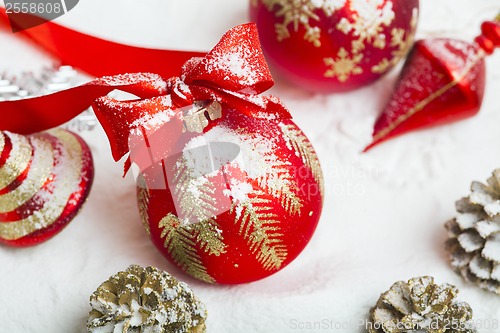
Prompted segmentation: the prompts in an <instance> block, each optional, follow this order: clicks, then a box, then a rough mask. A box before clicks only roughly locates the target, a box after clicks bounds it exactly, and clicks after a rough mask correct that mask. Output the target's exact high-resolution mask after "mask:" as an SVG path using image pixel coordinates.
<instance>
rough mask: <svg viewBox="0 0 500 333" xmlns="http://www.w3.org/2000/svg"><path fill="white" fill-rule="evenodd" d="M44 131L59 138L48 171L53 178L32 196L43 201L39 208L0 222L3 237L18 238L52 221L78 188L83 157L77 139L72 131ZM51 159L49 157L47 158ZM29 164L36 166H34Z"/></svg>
mask: <svg viewBox="0 0 500 333" xmlns="http://www.w3.org/2000/svg"><path fill="white" fill-rule="evenodd" d="M47 133H48V134H49V135H53V136H55V137H56V138H57V139H58V141H59V142H58V147H57V149H54V157H53V161H55V163H54V165H53V169H52V170H51V172H52V174H53V175H54V176H55V179H54V181H53V182H51V183H50V184H49V185H48V186H47V187H44V188H42V189H41V190H40V191H39V192H38V193H36V195H35V197H36V199H37V200H41V203H43V207H42V208H41V209H40V210H38V211H36V212H33V213H32V214H31V215H30V216H28V217H26V218H25V219H23V220H19V221H15V222H7V223H0V235H1V237H2V238H4V239H6V240H16V239H20V238H22V237H24V236H27V235H29V234H31V233H33V232H35V231H37V230H40V229H43V228H46V227H48V226H50V225H51V224H53V223H54V222H55V221H56V220H57V219H58V218H59V216H60V215H61V214H62V212H63V211H64V208H65V207H66V205H67V203H68V200H69V198H70V197H71V195H72V194H73V193H74V191H76V190H77V189H78V186H79V183H80V180H81V170H82V157H83V151H82V146H81V144H80V142H79V141H78V140H77V138H76V137H75V136H74V135H73V134H71V133H70V132H67V131H64V130H60V129H56V130H52V131H49V132H47ZM38 148H39V147H36V148H35V150H38ZM35 154H37V151H35ZM51 159H52V157H51V158H50V159H49V160H51ZM41 160H43V159H41ZM31 167H32V168H34V169H37V168H38V167H37V166H36V165H33V166H31ZM18 202H19V200H18ZM4 207H5V205H4Z"/></svg>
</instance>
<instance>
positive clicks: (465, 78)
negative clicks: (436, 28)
mask: <svg viewBox="0 0 500 333" xmlns="http://www.w3.org/2000/svg"><path fill="white" fill-rule="evenodd" d="M499 46H500V21H496V22H493V21H489V22H485V23H483V25H482V35H480V36H479V37H477V38H476V43H474V44H471V43H469V42H465V41H461V40H453V39H445V38H442V39H426V40H420V41H417V42H416V43H415V46H414V48H413V50H412V51H411V53H410V55H409V56H408V59H407V61H406V63H405V65H404V67H403V70H402V72H401V75H400V77H399V80H398V82H397V84H396V88H395V90H394V93H393V95H392V96H391V98H390V100H389V102H388V104H387V106H386V108H385V110H384V112H383V113H382V114H381V115H380V117H379V118H378V120H377V122H376V123H375V128H374V132H373V142H372V143H371V144H370V145H369V146H368V147H367V148H366V150H369V149H371V148H372V147H373V146H375V145H377V144H379V143H381V142H383V141H385V140H388V139H390V138H392V137H395V136H397V135H401V134H403V133H406V132H409V131H412V130H415V129H420V128H425V127H430V126H436V125H441V124H446V123H450V122H453V121H457V120H461V119H464V118H468V117H471V116H474V115H475V114H477V113H478V112H479V110H480V108H481V103H482V101H483V95H484V88H485V71H486V69H485V63H484V57H485V56H486V55H487V54H491V53H493V51H494V49H495V48H496V47H499Z"/></svg>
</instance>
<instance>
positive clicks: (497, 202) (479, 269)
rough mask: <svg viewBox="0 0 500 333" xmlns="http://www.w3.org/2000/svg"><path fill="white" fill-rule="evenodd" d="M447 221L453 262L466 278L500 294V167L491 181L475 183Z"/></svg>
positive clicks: (448, 245) (448, 242) (449, 246)
mask: <svg viewBox="0 0 500 333" xmlns="http://www.w3.org/2000/svg"><path fill="white" fill-rule="evenodd" d="M456 208H457V211H458V214H457V216H456V217H455V218H454V219H453V220H450V221H448V222H447V223H446V229H447V230H448V235H449V239H448V240H447V242H446V248H447V250H448V252H449V253H450V260H451V265H452V266H453V268H454V269H455V270H456V271H457V272H458V273H460V274H461V275H462V276H463V277H464V278H465V280H467V281H470V282H473V283H476V284H477V285H479V286H480V287H481V288H483V289H486V290H489V291H491V292H493V293H495V294H497V295H500V169H497V170H495V171H493V176H492V177H490V178H489V179H488V181H487V184H482V183H480V182H473V183H472V185H471V194H470V195H469V196H468V197H467V198H463V199H461V200H459V201H457V202H456Z"/></svg>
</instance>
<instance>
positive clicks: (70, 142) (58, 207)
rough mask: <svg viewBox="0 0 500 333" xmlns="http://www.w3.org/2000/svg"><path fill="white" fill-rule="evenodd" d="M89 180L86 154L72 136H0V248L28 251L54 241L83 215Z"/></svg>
mask: <svg viewBox="0 0 500 333" xmlns="http://www.w3.org/2000/svg"><path fill="white" fill-rule="evenodd" d="M93 176H94V168H93V162H92V155H91V153H90V150H89V148H88V146H87V144H86V143H85V142H84V141H83V140H82V139H81V138H80V137H79V136H78V135H76V134H74V133H72V132H69V131H66V130H62V129H55V130H51V131H48V132H43V133H37V134H32V135H27V136H24V135H19V134H14V133H10V132H0V243H4V244H7V245H11V246H15V247H23V246H32V245H37V244H39V243H42V242H44V241H46V240H48V239H50V238H51V237H53V236H55V235H56V234H57V233H59V232H60V231H61V230H62V229H63V228H64V227H65V226H66V225H67V224H68V223H69V222H70V221H71V220H72V219H73V218H74V217H75V216H76V214H77V213H78V212H79V210H80V209H81V207H82V205H83V203H84V202H85V200H86V198H87V195H88V194H89V192H90V188H91V186H92V180H93Z"/></svg>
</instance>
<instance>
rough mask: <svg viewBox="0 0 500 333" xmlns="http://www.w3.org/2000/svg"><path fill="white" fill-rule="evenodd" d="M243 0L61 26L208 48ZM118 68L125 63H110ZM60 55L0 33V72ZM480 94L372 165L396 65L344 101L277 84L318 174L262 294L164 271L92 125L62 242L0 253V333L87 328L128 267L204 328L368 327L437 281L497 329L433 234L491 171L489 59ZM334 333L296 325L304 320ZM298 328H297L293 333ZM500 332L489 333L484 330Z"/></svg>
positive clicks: (445, 6)
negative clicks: (383, 296) (85, 168)
mask: <svg viewBox="0 0 500 333" xmlns="http://www.w3.org/2000/svg"><path fill="white" fill-rule="evenodd" d="M499 5H500V3H499V2H498V0H475V1H470V0H441V1H432V0H421V16H420V23H419V27H418V37H421V38H428V37H433V36H450V37H454V38H462V39H465V40H469V41H471V40H472V39H473V38H474V36H476V35H477V34H478V33H479V25H480V22H481V21H483V20H486V19H491V18H493V17H494V16H495V15H496V14H497V12H498V10H499V9H500V8H499V7H500V6H499ZM247 6H248V3H247V1H243V0H240V1H227V0H170V1H165V0H148V1H142V2H138V1H131V0H107V1H100V0H85V1H83V0H82V1H80V4H79V5H78V6H77V7H76V8H75V9H74V10H72V11H71V12H69V13H68V14H66V15H65V16H63V17H61V18H59V19H58V21H57V22H59V23H61V24H64V25H67V26H70V27H72V28H75V29H78V30H80V31H83V32H86V33H89V34H93V35H96V36H99V37H103V38H107V39H112V40H115V41H118V42H122V43H128V44H133V45H139V46H148V47H158V48H160V47H161V48H174V49H192V50H209V49H210V48H211V47H212V46H213V45H214V44H215V43H216V42H217V41H218V39H219V38H220V36H221V35H222V34H223V33H224V32H225V31H226V30H228V29H229V28H231V27H233V26H235V25H237V24H239V23H243V22H246V21H247V20H248V18H247ZM120 56H123V57H126V55H120ZM52 63H54V59H52V58H50V57H49V56H48V55H46V54H45V53H43V52H42V51H40V50H38V49H36V48H34V47H33V46H32V45H31V44H28V43H26V42H25V41H24V40H22V39H18V38H14V37H13V36H12V34H11V33H9V32H5V31H0V72H3V71H8V72H12V73H15V72H20V71H23V70H34V71H38V70H40V69H41V68H42V67H43V66H50V65H51V64H52ZM487 66H488V74H487V76H488V77H487V90H486V94H485V99H484V104H483V108H482V111H481V113H480V114H479V115H478V116H476V117H475V118H472V119H469V120H466V121H463V122H460V123H457V124H453V125H449V126H442V127H438V128H435V129H432V130H426V131H420V132H417V133H412V134H408V135H405V136H403V137H401V138H398V139H397V140H393V141H390V142H387V143H385V144H383V145H381V146H380V147H378V148H376V149H374V150H373V151H372V152H370V153H368V154H360V151H361V150H362V148H363V147H364V146H365V145H366V144H367V143H368V142H369V140H370V134H371V130H372V126H373V122H374V121H375V118H376V117H377V115H378V113H379V112H380V111H381V109H382V107H383V105H384V103H385V101H386V99H387V98H388V96H389V94H390V92H391V88H392V85H393V83H394V80H395V78H396V76H397V73H398V71H399V67H398V68H397V69H395V70H393V71H392V72H391V73H390V74H389V75H387V76H385V77H384V78H383V79H381V80H379V81H377V82H376V83H375V84H373V85H370V86H368V87H366V88H363V89H360V90H358V91H355V92H352V93H347V94H332V95H316V94H313V93H309V92H304V91H301V90H299V89H297V88H294V87H292V86H289V85H288V84H287V83H285V82H282V81H281V80H280V79H279V77H276V80H277V85H276V87H275V88H273V91H272V92H273V93H274V94H276V95H278V96H280V97H281V98H282V100H283V101H284V102H285V104H287V105H288V107H289V108H290V110H291V111H292V114H293V116H294V118H295V121H296V123H297V124H298V125H299V126H300V127H301V128H302V129H303V130H304V132H305V133H306V134H307V135H308V136H309V138H310V139H311V141H312V142H313V144H314V146H315V148H316V150H317V152H318V154H319V157H320V160H321V162H322V166H323V169H324V173H325V177H326V179H325V181H326V198H325V207H324V211H323V215H322V218H321V221H320V224H319V227H318V229H317V232H316V234H315V236H314V238H313V239H312V241H311V243H310V245H309V246H308V247H307V248H306V250H305V251H304V252H303V253H302V254H301V255H300V256H299V258H298V259H297V260H296V261H294V262H293V263H292V264H291V265H290V266H288V267H287V268H286V269H284V270H283V271H281V272H279V273H277V274H275V275H273V276H271V277H269V278H267V279H265V280H262V281H259V282H256V283H252V284H248V285H241V286H231V287H227V286H212V285H207V284H204V283H202V282H198V281H196V280H194V279H192V278H190V277H188V276H186V275H185V274H183V273H182V272H181V271H180V270H178V269H177V268H176V267H174V266H173V265H171V264H170V263H168V262H166V260H164V259H163V257H162V256H161V255H160V254H159V253H158V252H157V251H156V249H155V248H154V247H153V245H152V243H151V242H150V241H149V239H148V237H147V235H146V233H145V231H144V230H143V227H142V225H141V223H140V221H139V214H138V211H137V208H136V199H135V184H134V182H133V179H132V178H131V177H130V176H129V177H127V178H126V179H122V178H121V172H122V166H121V165H119V164H115V163H114V162H113V160H112V158H111V154H110V150H109V146H108V143H107V140H106V138H105V136H104V133H103V132H102V130H101V129H100V128H99V129H97V130H96V131H94V132H93V133H84V134H83V136H84V138H85V139H86V140H87V141H88V143H89V145H90V146H91V148H92V151H93V153H94V159H95V166H96V178H95V182H94V186H93V189H92V193H91V194H90V197H89V200H88V202H87V204H86V205H85V207H84V209H83V211H82V212H81V214H80V215H79V216H78V217H77V218H76V219H75V220H74V221H73V222H72V223H71V224H70V225H69V226H68V227H67V229H65V230H64V231H63V232H62V233H61V234H60V235H59V236H57V237H56V238H54V239H53V240H51V241H49V242H48V243H46V244H43V245H41V246H38V247H35V248H29V249H10V248H7V247H0V263H1V266H0V332H16V333H53V332H65V333H81V332H85V331H86V329H85V323H86V317H87V313H88V311H89V305H88V298H89V296H90V294H91V293H92V292H93V291H94V290H95V289H96V288H97V286H99V284H100V283H101V282H102V281H104V280H106V279H107V278H108V277H109V276H111V275H112V274H114V273H115V272H117V271H119V270H123V269H125V268H126V267H128V266H129V265H130V264H133V263H135V264H140V265H143V266H147V265H154V266H157V267H159V268H161V269H164V270H167V271H169V272H170V273H172V274H173V275H175V276H176V277H178V278H179V279H181V280H183V281H186V282H187V283H189V284H190V285H191V286H192V288H193V289H194V290H195V293H196V294H197V295H198V297H199V298H200V299H201V300H203V301H204V302H205V303H206V305H207V307H208V310H209V318H208V323H207V324H208V332H214V333H233V332H266V333H267V332H311V331H322V332H323V331H324V332H345V333H353V332H354V333H357V332H364V331H365V330H364V328H363V326H358V322H359V321H363V320H364V319H365V318H367V316H368V311H369V309H370V307H371V306H373V305H374V304H375V302H376V301H377V299H378V297H379V295H380V293H382V292H384V291H386V290H387V289H388V288H389V287H390V286H391V284H392V283H393V282H395V281H398V280H407V279H408V278H411V277H413V276H419V275H432V276H434V277H435V278H436V280H437V282H439V283H443V282H449V283H452V284H455V285H457V286H458V287H459V288H460V289H461V293H460V298H461V299H463V300H465V301H468V302H469V303H470V304H471V306H472V308H473V309H474V311H475V312H474V314H475V318H476V319H477V320H481V321H483V322H486V321H488V320H494V319H496V320H499V319H500V298H499V297H498V296H495V295H493V294H489V293H487V292H485V291H482V290H480V289H478V288H476V287H474V286H472V285H469V284H466V283H465V282H464V281H462V279H461V278H460V277H459V276H458V275H456V274H455V273H454V272H453V271H452V270H451V269H450V267H449V264H448V262H447V259H446V253H445V252H444V249H443V243H444V240H445V239H446V232H445V229H444V227H443V224H444V223H445V222H446V221H447V220H448V219H449V218H451V217H453V215H454V202H455V200H457V199H459V198H460V197H462V196H465V195H467V194H468V193H469V185H470V182H471V181H472V180H473V179H477V180H481V181H485V180H486V178H488V177H489V176H490V174H491V171H492V170H493V169H494V168H496V167H500V154H499V151H500V130H499V125H498V124H500V103H499V101H498V91H499V89H500V69H499V68H500V53H499V54H496V55H494V56H492V57H490V58H489V59H488V60H487ZM313 322H323V323H328V327H323V328H322V329H318V330H309V329H303V330H301V329H300V327H301V326H303V325H306V324H307V323H313ZM299 326H300V327H299ZM494 331H497V330H493V329H491V330H487V329H483V330H481V332H494Z"/></svg>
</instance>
